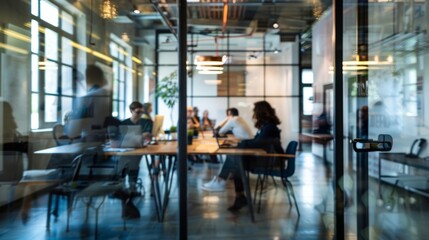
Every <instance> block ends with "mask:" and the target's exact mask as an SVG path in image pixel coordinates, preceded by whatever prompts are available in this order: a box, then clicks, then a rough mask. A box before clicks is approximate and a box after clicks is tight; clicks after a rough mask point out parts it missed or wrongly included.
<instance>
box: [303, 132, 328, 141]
mask: <svg viewBox="0 0 429 240" xmlns="http://www.w3.org/2000/svg"><path fill="white" fill-rule="evenodd" d="M301 135H303V136H306V137H310V138H313V139H315V140H323V141H330V140H332V139H334V135H331V134H317V133H301Z"/></svg>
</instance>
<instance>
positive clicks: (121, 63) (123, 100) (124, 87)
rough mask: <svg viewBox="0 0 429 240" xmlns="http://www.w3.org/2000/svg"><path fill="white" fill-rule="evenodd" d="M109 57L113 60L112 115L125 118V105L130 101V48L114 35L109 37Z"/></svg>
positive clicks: (131, 72)
mask: <svg viewBox="0 0 429 240" xmlns="http://www.w3.org/2000/svg"><path fill="white" fill-rule="evenodd" d="M110 40H111V42H110V55H111V56H112V58H113V108H112V112H113V113H112V114H113V116H114V117H118V118H119V119H124V118H126V116H125V113H126V110H127V106H126V105H127V104H129V103H130V101H132V100H134V99H132V97H131V96H132V88H130V86H132V75H133V72H134V71H133V69H132V64H131V47H130V46H129V45H128V44H127V43H125V42H124V41H122V40H121V39H120V38H118V37H116V36H115V35H111V39H110Z"/></svg>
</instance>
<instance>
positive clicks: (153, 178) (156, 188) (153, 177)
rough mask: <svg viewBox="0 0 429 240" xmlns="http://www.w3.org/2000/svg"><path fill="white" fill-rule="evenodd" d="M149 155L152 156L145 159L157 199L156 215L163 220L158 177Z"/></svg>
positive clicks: (159, 219)
mask: <svg viewBox="0 0 429 240" xmlns="http://www.w3.org/2000/svg"><path fill="white" fill-rule="evenodd" d="M149 157H151V156H147V155H146V156H145V159H146V165H147V170H148V172H149V177H150V183H151V186H152V190H153V198H154V200H155V211H156V216H157V218H158V222H162V219H161V204H160V200H159V198H160V196H159V184H158V177H157V176H156V175H155V174H153V169H154V166H153V161H151V163H150V162H149ZM152 160H153V159H152Z"/></svg>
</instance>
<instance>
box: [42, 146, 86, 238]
mask: <svg viewBox="0 0 429 240" xmlns="http://www.w3.org/2000/svg"><path fill="white" fill-rule="evenodd" d="M91 154H93V153H91ZM87 155H90V154H89V153H88V152H85V153H82V154H79V155H78V156H76V157H75V158H74V159H73V161H72V163H71V165H70V168H69V169H64V170H63V176H64V180H65V181H64V184H62V185H60V186H57V187H56V188H54V189H52V190H51V191H50V192H49V197H48V209H47V218H46V228H47V229H48V230H49V227H50V219H51V214H53V215H54V216H55V217H56V218H57V217H58V208H59V198H60V197H66V198H67V229H66V231H68V230H69V219H70V215H71V210H72V206H73V200H74V197H75V195H76V194H77V193H78V192H79V191H80V190H82V189H84V188H85V187H87V186H88V182H84V181H79V172H80V168H81V165H82V159H83V157H84V156H87ZM53 197H56V200H55V209H54V211H52V212H51V209H52V199H53Z"/></svg>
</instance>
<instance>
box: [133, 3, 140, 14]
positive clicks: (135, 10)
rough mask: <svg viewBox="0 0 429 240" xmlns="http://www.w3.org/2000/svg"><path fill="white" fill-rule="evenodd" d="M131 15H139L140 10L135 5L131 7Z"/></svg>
mask: <svg viewBox="0 0 429 240" xmlns="http://www.w3.org/2000/svg"><path fill="white" fill-rule="evenodd" d="M133 13H135V14H139V13H140V10H139V9H138V8H137V6H136V5H134V6H133Z"/></svg>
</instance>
